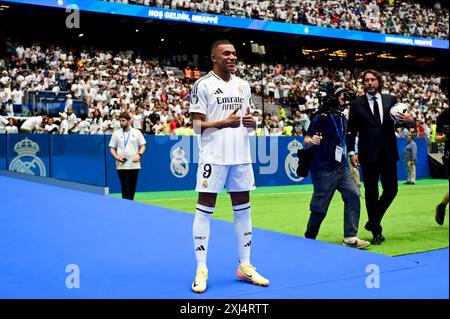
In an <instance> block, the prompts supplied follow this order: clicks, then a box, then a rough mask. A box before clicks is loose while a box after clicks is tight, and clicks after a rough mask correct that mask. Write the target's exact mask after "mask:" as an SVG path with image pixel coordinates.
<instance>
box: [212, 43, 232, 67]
mask: <svg viewBox="0 0 450 319" xmlns="http://www.w3.org/2000/svg"><path fill="white" fill-rule="evenodd" d="M211 58H212V60H213V62H214V64H215V65H216V66H217V68H219V69H220V71H222V72H232V73H234V72H235V71H236V61H237V57H236V50H235V49H234V46H233V45H232V44H221V45H219V46H218V47H217V48H216V50H214V53H213V55H212V57H211Z"/></svg>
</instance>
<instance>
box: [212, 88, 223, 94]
mask: <svg viewBox="0 0 450 319" xmlns="http://www.w3.org/2000/svg"><path fill="white" fill-rule="evenodd" d="M222 93H223V91H222V90H221V89H220V88H219V89H217V90H216V92H214V94H222Z"/></svg>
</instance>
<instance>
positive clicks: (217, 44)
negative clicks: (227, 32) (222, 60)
mask: <svg viewBox="0 0 450 319" xmlns="http://www.w3.org/2000/svg"><path fill="white" fill-rule="evenodd" d="M222 44H231V45H233V43H231V42H230V41H228V40H225V39H222V40H217V41H214V43H213V44H212V45H211V54H213V52H214V50H215V49H217V48H218V47H219V45H222Z"/></svg>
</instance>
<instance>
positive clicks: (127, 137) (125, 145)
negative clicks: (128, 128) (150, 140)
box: [123, 131, 131, 151]
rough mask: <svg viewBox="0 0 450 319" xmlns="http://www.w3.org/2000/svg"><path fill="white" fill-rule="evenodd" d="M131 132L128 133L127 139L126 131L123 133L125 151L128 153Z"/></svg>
mask: <svg viewBox="0 0 450 319" xmlns="http://www.w3.org/2000/svg"><path fill="white" fill-rule="evenodd" d="M130 134H131V132H128V135H127V136H126V137H125V131H124V132H123V149H124V150H125V151H126V149H127V144H128V140H129V139H130Z"/></svg>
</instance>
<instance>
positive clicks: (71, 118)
mask: <svg viewBox="0 0 450 319" xmlns="http://www.w3.org/2000/svg"><path fill="white" fill-rule="evenodd" d="M65 113H66V115H67V123H68V125H69V130H68V132H69V133H78V131H79V128H78V119H77V116H76V115H75V113H74V112H73V108H72V107H71V106H69V107H68V108H67V111H66V112H65Z"/></svg>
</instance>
